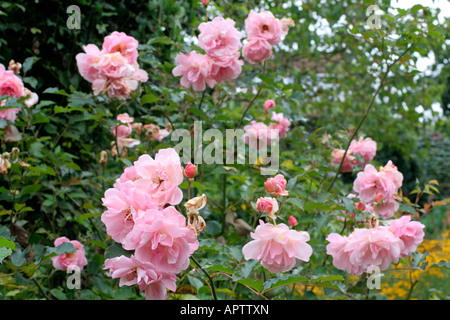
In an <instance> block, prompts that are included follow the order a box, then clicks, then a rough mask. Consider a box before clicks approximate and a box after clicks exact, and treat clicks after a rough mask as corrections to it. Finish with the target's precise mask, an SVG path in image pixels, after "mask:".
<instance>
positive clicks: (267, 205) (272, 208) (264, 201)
mask: <svg viewBox="0 0 450 320" xmlns="http://www.w3.org/2000/svg"><path fill="white" fill-rule="evenodd" d="M256 209H257V210H258V211H259V212H265V213H267V214H268V215H269V218H271V219H276V218H277V216H276V215H275V212H277V211H278V209H279V208H278V201H277V199H274V198H270V197H265V198H263V197H261V198H259V199H258V200H257V201H256Z"/></svg>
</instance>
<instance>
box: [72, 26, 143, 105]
mask: <svg viewBox="0 0 450 320" xmlns="http://www.w3.org/2000/svg"><path fill="white" fill-rule="evenodd" d="M138 45H139V43H138V41H137V40H136V39H135V38H133V37H131V36H128V35H126V34H125V33H123V32H117V31H114V32H113V33H111V34H110V35H109V36H106V37H105V39H104V40H103V45H102V50H100V49H99V48H98V47H97V46H96V45H94V44H88V45H87V46H83V49H84V51H85V53H79V54H77V56H76V60H77V65H78V70H79V72H80V74H81V75H82V76H83V78H85V79H86V80H87V81H89V82H91V83H92V89H93V90H94V94H96V95H98V94H100V93H104V94H106V95H107V96H108V97H109V98H118V99H122V100H126V99H128V98H129V96H130V93H131V92H133V91H135V90H136V89H137V88H138V85H139V82H146V81H147V80H148V74H147V72H145V71H144V70H142V69H140V68H139V65H138V63H137V58H138V51H137V47H138Z"/></svg>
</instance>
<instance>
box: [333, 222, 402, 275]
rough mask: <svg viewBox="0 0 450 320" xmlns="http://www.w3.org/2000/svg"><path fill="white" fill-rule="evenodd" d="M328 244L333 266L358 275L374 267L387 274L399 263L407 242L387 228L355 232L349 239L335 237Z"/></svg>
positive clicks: (364, 229) (334, 234)
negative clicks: (392, 266) (386, 271)
mask: <svg viewBox="0 0 450 320" xmlns="http://www.w3.org/2000/svg"><path fill="white" fill-rule="evenodd" d="M327 241H329V242H330V244H328V245H327V254H329V255H331V256H333V265H334V266H335V267H336V268H338V269H340V270H344V271H347V273H349V274H354V275H360V274H362V273H363V272H366V271H367V269H368V268H369V267H370V266H378V267H379V268H380V269H381V270H386V269H387V268H388V267H389V266H390V265H391V263H397V262H398V261H399V259H400V257H401V256H400V255H401V252H402V251H403V249H404V244H403V242H402V241H401V240H400V239H399V238H397V237H395V236H394V235H393V234H392V232H390V231H389V230H388V229H386V228H385V227H376V228H372V229H366V228H360V229H355V230H354V231H353V233H352V234H351V235H350V236H349V237H343V236H341V235H339V234H336V233H332V234H330V235H329V236H328V237H327Z"/></svg>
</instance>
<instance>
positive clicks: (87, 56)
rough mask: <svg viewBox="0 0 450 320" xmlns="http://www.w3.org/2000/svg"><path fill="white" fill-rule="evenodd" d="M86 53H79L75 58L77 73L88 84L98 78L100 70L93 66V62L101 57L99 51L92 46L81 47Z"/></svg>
mask: <svg viewBox="0 0 450 320" xmlns="http://www.w3.org/2000/svg"><path fill="white" fill-rule="evenodd" d="M83 49H84V51H85V52H86V53H79V54H77V55H76V56H75V59H76V61H77V66H78V71H79V72H80V74H81V76H82V77H83V78H84V79H86V80H87V81H89V82H93V81H94V80H95V79H98V78H99V77H100V70H99V69H98V68H97V67H96V65H95V64H94V61H96V60H97V59H99V57H100V56H101V55H102V52H101V51H100V49H99V48H98V47H97V46H96V45H94V44H88V45H87V46H83Z"/></svg>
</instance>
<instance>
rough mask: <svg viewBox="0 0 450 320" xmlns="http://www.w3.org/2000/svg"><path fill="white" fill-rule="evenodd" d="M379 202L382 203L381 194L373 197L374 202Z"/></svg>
mask: <svg viewBox="0 0 450 320" xmlns="http://www.w3.org/2000/svg"><path fill="white" fill-rule="evenodd" d="M381 201H383V194H382V193H378V194H377V195H376V196H375V202H381Z"/></svg>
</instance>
